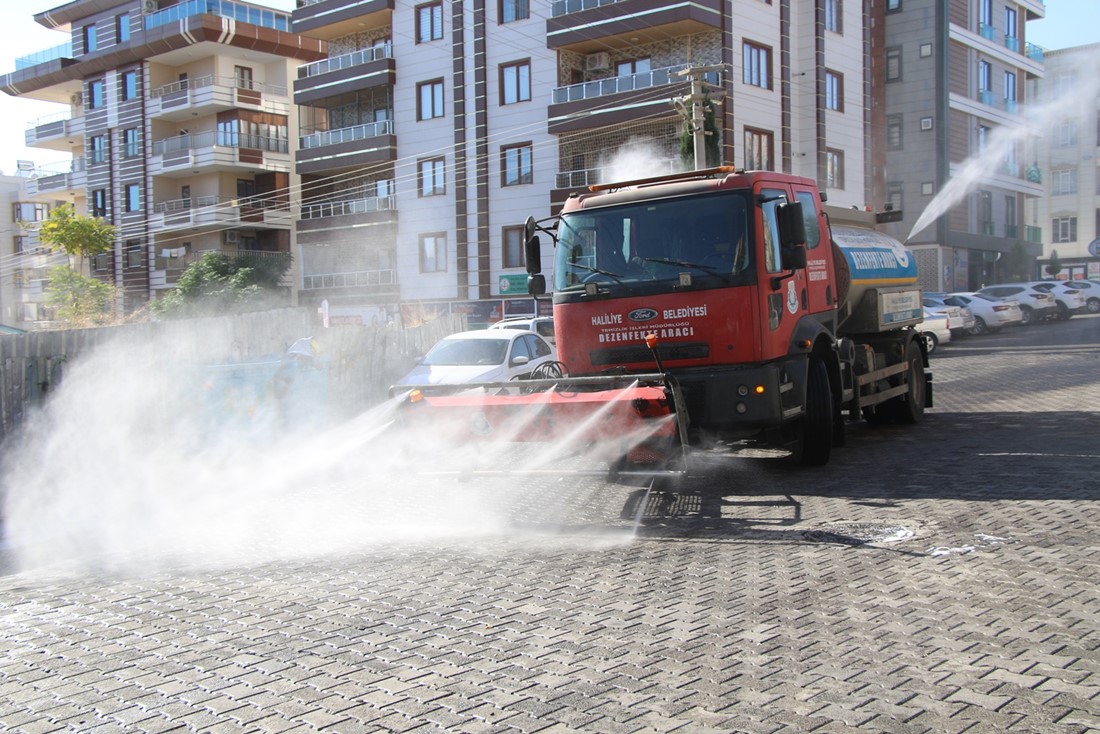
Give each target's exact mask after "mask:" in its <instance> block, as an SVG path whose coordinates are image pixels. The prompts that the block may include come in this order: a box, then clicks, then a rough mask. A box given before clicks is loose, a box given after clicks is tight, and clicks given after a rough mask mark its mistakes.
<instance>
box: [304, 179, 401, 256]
mask: <svg viewBox="0 0 1100 734" xmlns="http://www.w3.org/2000/svg"><path fill="white" fill-rule="evenodd" d="M378 184H379V185H383V184H385V185H384V186H383V188H389V189H390V190H392V189H393V182H392V181H389V182H383V181H379V182H378ZM396 224H397V198H396V197H395V196H392V195H389V196H367V197H363V198H361V199H347V200H342V201H317V202H311V203H306V204H302V210H301V215H300V217H299V219H298V226H297V231H298V241H299V242H301V243H303V244H319V243H322V240H323V239H325V238H327V237H328V236H329V234H330V233H331V231H332V230H334V229H336V230H345V231H346V230H348V229H349V228H352V227H367V226H374V225H396Z"/></svg>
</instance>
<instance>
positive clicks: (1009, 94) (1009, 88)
mask: <svg viewBox="0 0 1100 734" xmlns="http://www.w3.org/2000/svg"><path fill="white" fill-rule="evenodd" d="M1005 104H1006V106H1011V105H1015V104H1016V74H1015V72H1011V71H1006V72H1005ZM1011 111H1012V110H1009V112H1011Z"/></svg>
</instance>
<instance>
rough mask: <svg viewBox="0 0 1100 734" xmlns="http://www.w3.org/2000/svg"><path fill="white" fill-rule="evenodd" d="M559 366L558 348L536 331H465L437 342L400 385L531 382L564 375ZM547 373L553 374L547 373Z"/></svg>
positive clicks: (401, 380)
mask: <svg viewBox="0 0 1100 734" xmlns="http://www.w3.org/2000/svg"><path fill="white" fill-rule="evenodd" d="M556 363H557V353H556V352H555V351H554V348H553V347H552V346H550V344H549V343H547V341H546V340H545V339H543V338H542V337H541V336H539V335H538V334H536V333H534V332H533V331H521V330H519V329H483V330H479V331H461V332H459V333H457V334H451V335H450V336H448V337H445V338H443V339H441V340H439V341H438V342H436V344H435V346H434V347H432V348H431V349H429V350H428V353H427V354H426V355H424V358H423V359H421V360H420V362H419V364H417V365H416V367H414V368H413V369H412V370H411V371H410V372H409V373H408V374H406V375H405V376H404V377H402V378H401V379H400V380H399V381H398V383H397V384H398V385H400V386H413V385H456V384H465V383H480V382H508V381H510V380H522V379H527V378H528V377H531V376H532V374H531V373H532V372H535V371H536V370H537V371H538V372H537V373H536V376H545V377H553V376H560V375H561V373H560V371H558V372H557V373H556V374H553V370H554V368H555V366H556ZM542 365H546V367H543V366H542ZM547 370H550V373H545V371H547ZM544 373H545V374H544Z"/></svg>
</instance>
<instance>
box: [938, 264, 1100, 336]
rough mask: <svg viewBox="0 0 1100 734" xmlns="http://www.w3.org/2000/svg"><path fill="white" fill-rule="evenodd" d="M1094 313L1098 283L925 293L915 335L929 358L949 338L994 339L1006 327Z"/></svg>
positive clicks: (1099, 307) (1099, 302)
mask: <svg viewBox="0 0 1100 734" xmlns="http://www.w3.org/2000/svg"><path fill="white" fill-rule="evenodd" d="M1075 313H1100V281H1072V280H1066V281H1063V280H1039V281H1033V282H1029V283H1003V284H998V285H990V286H985V287H984V288H980V289H979V290H977V291H974V292H956V293H925V294H924V324H922V326H921V330H922V332H923V333H924V335H925V341H926V342H927V344H928V351H929V352H931V351H932V350H934V349H935V348H936V346H938V345H939V344H943V343H945V342H947V341H949V340H950V339H951V337H952V336H954V337H955V338H959V337H961V336H964V335H978V334H995V333H997V332H998V331H1000V330H1001V329H1003V328H1005V327H1006V326H1016V325H1032V324H1038V323H1040V322H1043V321H1055V320H1058V321H1060V320H1065V319H1068V318H1070V317H1071V316H1073V314H1075Z"/></svg>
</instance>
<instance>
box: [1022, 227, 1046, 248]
mask: <svg viewBox="0 0 1100 734" xmlns="http://www.w3.org/2000/svg"><path fill="white" fill-rule="evenodd" d="M1024 239H1025V240H1027V241H1028V242H1033V243H1035V244H1037V245H1038V244H1042V242H1043V228H1042V227H1032V226H1031V225H1025V226H1024Z"/></svg>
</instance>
